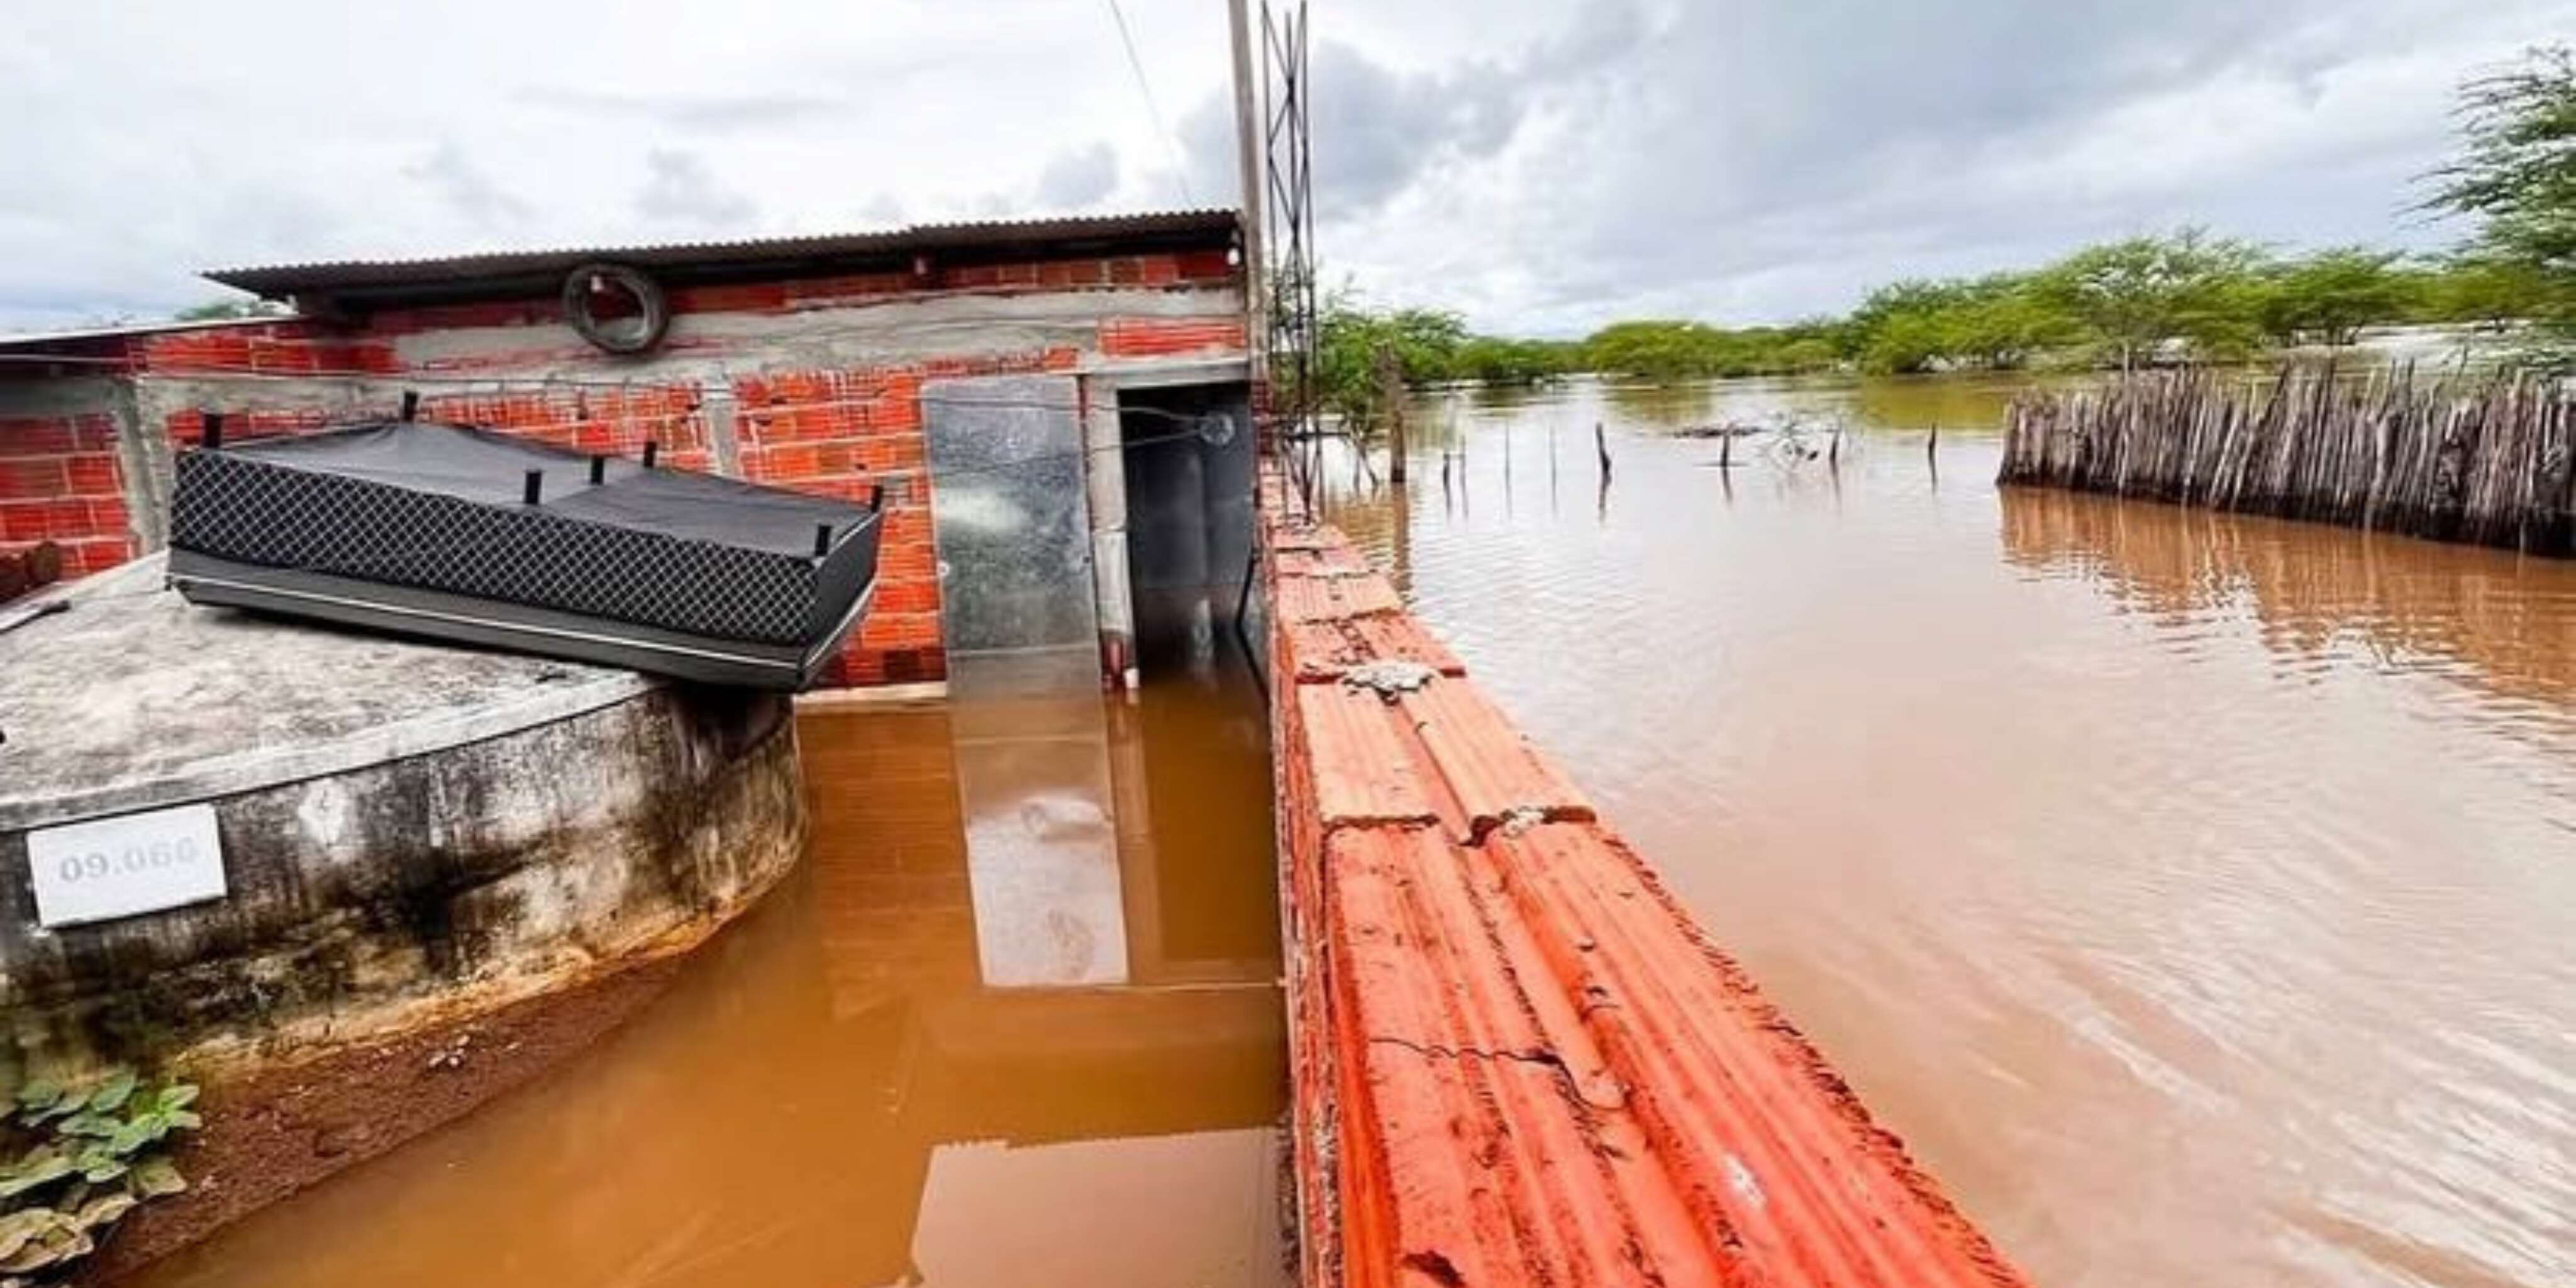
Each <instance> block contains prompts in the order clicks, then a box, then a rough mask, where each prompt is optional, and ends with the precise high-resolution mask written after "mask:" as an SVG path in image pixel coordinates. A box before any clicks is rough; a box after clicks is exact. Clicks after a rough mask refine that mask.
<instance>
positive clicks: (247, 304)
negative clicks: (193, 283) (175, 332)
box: [170, 299, 294, 322]
mask: <svg viewBox="0 0 2576 1288" xmlns="http://www.w3.org/2000/svg"><path fill="white" fill-rule="evenodd" d="M292 312H294V310H292V309H289V308H287V307H286V306H285V305H283V304H280V303H278V302H277V301H275V300H262V299H246V300H245V299H230V300H208V301H206V302H205V303H203V304H191V305H189V306H188V307H186V308H184V309H181V310H179V311H178V312H176V313H173V314H171V315H170V320H172V321H174V322H223V321H229V320H231V319H233V318H282V317H285V316H287V315H289V314H290V313H292Z"/></svg>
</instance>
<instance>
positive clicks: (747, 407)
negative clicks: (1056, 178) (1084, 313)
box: [733, 348, 1082, 685]
mask: <svg viewBox="0 0 2576 1288" xmlns="http://www.w3.org/2000/svg"><path fill="white" fill-rule="evenodd" d="M1081 356H1082V355H1081V353H1080V351H1078V350H1075V349H1071V348H1056V349H1048V350H1045V351H1042V352H1036V353H1024V354H1013V355H997V356H990V357H983V358H974V359H939V360H934V361H930V362H924V363H916V364H910V365H905V366H894V367H876V368H867V369H860V370H848V371H786V372H770V373H766V374H763V375H758V376H745V377H741V378H739V379H737V380H735V381H734V382H733V390H734V396H735V398H736V399H737V400H738V402H739V405H740V408H741V410H740V413H739V414H738V415H737V416H736V417H735V421H734V434H735V437H736V440H737V441H738V442H739V443H740V444H741V448H742V468H743V477H745V478H747V479H750V480H751V481H753V482H755V483H769V484H775V485H777V486H779V487H788V488H795V489H796V490H798V491H802V492H812V493H815V494H817V495H822V496H835V497H840V498H842V499H844V500H851V501H865V500H867V499H868V496H869V493H870V492H871V491H872V490H873V489H874V488H875V487H876V486H877V485H878V484H884V485H885V488H886V497H885V500H886V520H885V529H884V531H883V532H881V533H880V534H879V535H878V545H877V595H876V602H875V603H874V604H873V605H872V606H871V607H870V608H869V610H868V615H867V617H866V619H865V620H864V621H863V622H862V623H861V625H860V627H859V633H858V636H857V638H855V639H854V640H852V641H851V643H850V645H849V647H848V648H847V649H845V650H844V651H843V652H842V654H841V657H840V660H839V661H838V663H837V664H836V665H835V666H834V667H833V668H832V669H831V670H830V671H829V672H828V673H827V674H826V676H825V679H824V683H826V684H828V685H875V684H916V683H921V682H924V681H929V680H942V679H946V678H947V675H948V666H947V654H946V651H945V648H944V641H943V638H942V636H941V633H940V626H939V556H938V552H937V550H936V548H935V547H934V546H933V544H932V540H931V526H930V490H931V482H930V476H929V472H928V470H929V451H928V446H927V443H926V442H925V440H924V438H923V435H922V413H921V383H922V381H923V380H925V379H934V378H940V377H950V376H969V375H997V374H1003V373H1007V372H1027V371H1062V370H1068V369H1070V368H1072V367H1073V366H1074V364H1075V363H1076V362H1078V361H1079V360H1080V359H1081Z"/></svg>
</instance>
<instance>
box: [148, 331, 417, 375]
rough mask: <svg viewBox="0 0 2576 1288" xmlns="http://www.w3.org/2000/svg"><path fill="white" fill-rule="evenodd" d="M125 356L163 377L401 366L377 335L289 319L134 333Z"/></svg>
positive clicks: (378, 371)
mask: <svg viewBox="0 0 2576 1288" xmlns="http://www.w3.org/2000/svg"><path fill="white" fill-rule="evenodd" d="M130 354H131V357H132V358H133V360H134V363H135V366H136V367H137V368H138V369H141V370H146V371H151V372H155V373H159V374H164V375H186V374H188V373H191V372H206V371H226V372H257V373H259V374H262V375H279V376H318V375H389V374H391V373H393V372H395V371H397V370H399V369H400V367H401V364H400V363H399V362H397V361H396V360H395V358H394V350H393V346H392V345H391V344H388V343H386V342H385V341H384V340H382V339H379V338H374V337H369V336H352V335H347V334H343V333H337V332H333V331H330V330H328V329H326V328H323V327H320V326H317V325H316V324H314V323H310V322H295V321H287V322H269V323H264V324H262V325H259V326H226V327H210V328H208V329H206V330H203V331H172V332H167V333H164V334H160V335H146V336H137V337H135V339H134V343H133V348H132V349H131V351H130Z"/></svg>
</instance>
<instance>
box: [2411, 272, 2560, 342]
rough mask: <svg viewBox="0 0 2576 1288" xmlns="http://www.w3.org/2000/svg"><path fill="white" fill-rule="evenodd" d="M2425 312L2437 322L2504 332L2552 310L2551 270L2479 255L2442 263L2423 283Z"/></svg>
mask: <svg viewBox="0 0 2576 1288" xmlns="http://www.w3.org/2000/svg"><path fill="white" fill-rule="evenodd" d="M2423 295H2424V306H2425V314H2426V316H2427V317H2429V318H2430V319H2431V320H2433V321H2436V322H2448V323H2451V324H2453V325H2457V326H2470V327H2477V328H2479V329H2481V330H2487V331H2501V330H2503V329H2505V328H2506V327H2508V326H2511V325H2512V324H2514V323H2516V322H2521V321H2524V320H2526V319H2530V318H2537V317H2541V316H2544V315H2545V314H2546V313H2547V312H2548V310H2549V297H2550V284H2549V279H2548V277H2547V275H2546V274H2544V273H2542V272H2541V271H2540V270H2539V269H2538V268H2536V267H2533V266H2532V265H2530V264H2526V263H2521V262H2519V261H2513V260H2501V259H2486V258H2481V257H2479V256H2477V255H2475V254H2470V255H2466V256H2463V257H2461V258H2459V259H2456V260H2453V261H2452V262H2450V263H2449V264H2446V265H2443V266H2442V268H2441V270H2440V271H2439V272H2436V273H2434V274H2433V275H2432V277H2431V280H2430V281H2428V282H2426V283H2425V285H2424V288H2423Z"/></svg>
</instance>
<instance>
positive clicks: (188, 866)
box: [27, 805, 224, 927]
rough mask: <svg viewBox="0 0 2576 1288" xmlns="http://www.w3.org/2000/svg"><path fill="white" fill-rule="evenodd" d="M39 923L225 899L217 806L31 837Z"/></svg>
mask: <svg viewBox="0 0 2576 1288" xmlns="http://www.w3.org/2000/svg"><path fill="white" fill-rule="evenodd" d="M27 866H28V867H29V868H30V869H32V875H33V876H34V878H35V885H36V919H37V920H38V921H39V922H41V923H43V924H44V925H46V926H49V927H50V926H72V925H78V924H80V923H82V922H85V921H110V920H113V919H115V918H118V917H131V916H135V915H136V914H138V913H146V912H159V911H161V910H162V909H164V908H176V907H179V906H180V905H182V904H190V903H202V902H204V901H205V900H208V899H220V898H223V897H224V854H223V842H222V841H221V840H220V839H219V838H218V837H217V836H216V834H215V807H214V806H212V805H182V806H180V807H178V808H177V809H164V810H154V811H152V812H151V813H149V814H126V815H123V816H121V817H117V818H102V819H93V820H91V821H89V822H86V823H73V824H69V825H67V826H63V827H49V828H44V829H41V830H39V831H34V832H29V833H28V834H27Z"/></svg>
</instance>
